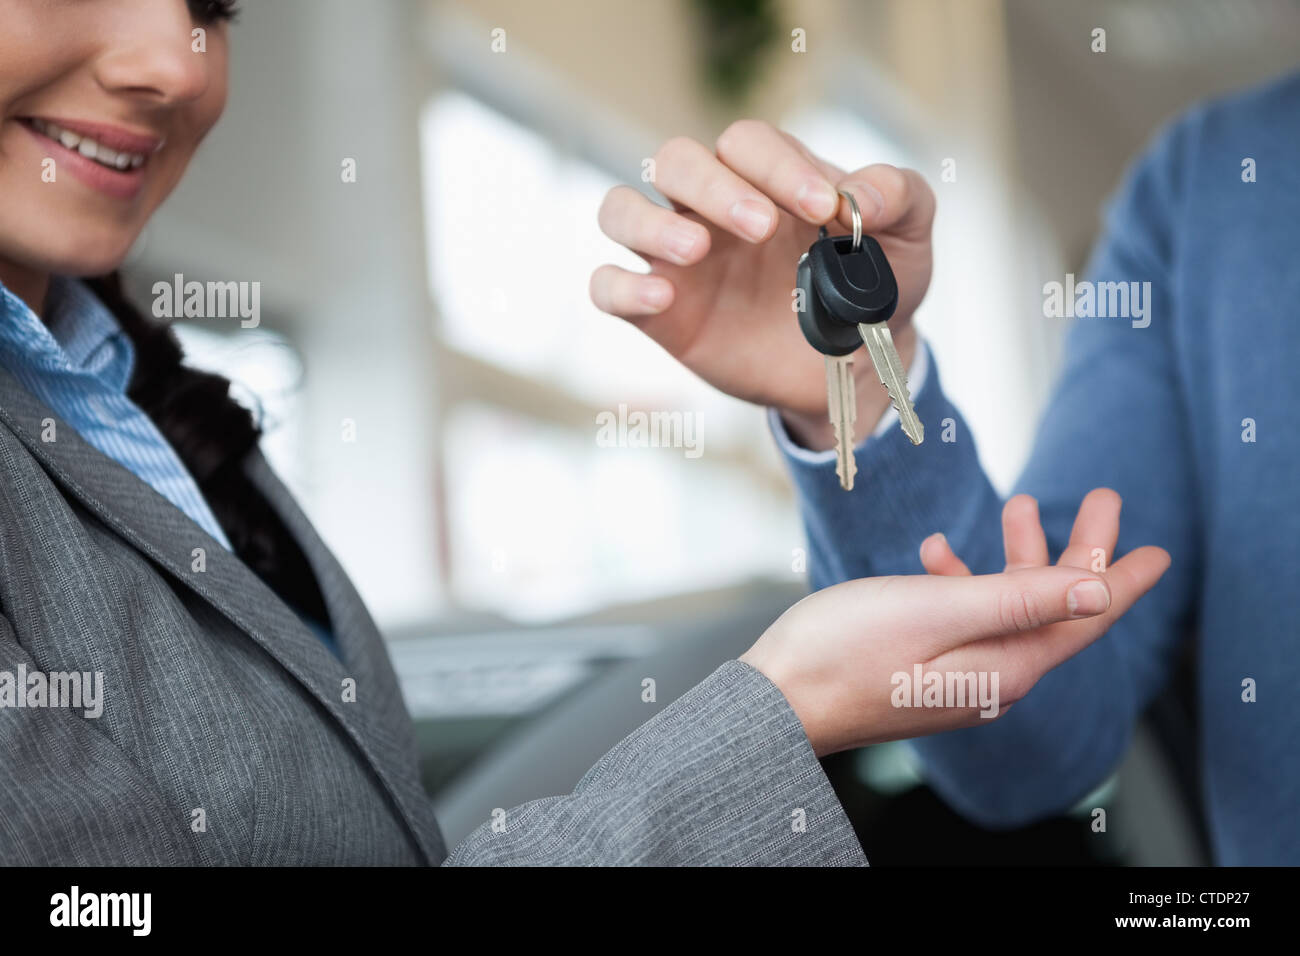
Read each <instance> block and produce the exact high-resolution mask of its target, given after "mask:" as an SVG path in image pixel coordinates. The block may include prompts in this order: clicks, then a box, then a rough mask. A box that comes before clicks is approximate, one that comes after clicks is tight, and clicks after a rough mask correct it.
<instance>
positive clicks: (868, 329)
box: [828, 322, 925, 445]
mask: <svg viewBox="0 0 1300 956" xmlns="http://www.w3.org/2000/svg"><path fill="white" fill-rule="evenodd" d="M858 331H859V332H860V333H862V341H863V342H865V343H867V353H868V354H869V355H870V356H871V364H872V365H874V366H875V367H876V374H877V375H879V376H880V384H881V385H883V386H885V391H887V392H889V400H890V401H891V402H893V403H894V408H895V409H897V410H898V422H899V424H900V425H902V426H903V434H904V435H906V436H907V437H908V438H909V439H911V442H912V444H913V445H919V444H921V442H922V441H924V440H925V427H924V426H923V425H922V424H921V419H919V418H917V417H916V409H915V408H913V407H912V396H911V393H909V392H908V390H907V373H906V372H904V371H903V360H902V359H900V358H899V357H898V349H896V348H894V337H893V336H892V335H890V334H889V326H888V325H886V324H885V323H884V322H876V323H873V324H870V325H866V324H863V325H859V326H858ZM828 361H829V360H828Z"/></svg>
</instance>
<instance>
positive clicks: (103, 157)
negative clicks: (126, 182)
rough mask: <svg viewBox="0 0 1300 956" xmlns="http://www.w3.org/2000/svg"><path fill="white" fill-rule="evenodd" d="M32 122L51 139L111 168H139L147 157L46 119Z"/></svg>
mask: <svg viewBox="0 0 1300 956" xmlns="http://www.w3.org/2000/svg"><path fill="white" fill-rule="evenodd" d="M31 124H32V126H34V127H35V128H36V130H37V131H38V132H40V133H42V134H43V135H45V136H48V137H49V138H50V139H53V140H57V141H58V142H60V143H62V144H63V145H64V146H66V147H67V148H68V149H75V150H76V151H77V152H79V153H80V154H81V155H82V156H85V157H86V158H87V159H93V160H95V162H97V163H99V164H100V165H101V166H107V167H109V168H110V169H126V168H128V167H130V168H131V169H139V168H140V167H141V166H143V165H144V161H145V159H146V158H147V157H145V156H144V155H142V154H140V153H127V152H121V153H119V152H118V151H117V150H115V149H109V148H108V147H107V146H101V145H100V144H99V143H97V142H95V141H94V140H93V139H91V138H90V137H89V136H82V135H80V134H78V133H74V132H72V130H70V129H64V128H63V127H61V126H56V125H55V124H54V123H47V122H46V121H45V120H39V119H33V120H32V121H31Z"/></svg>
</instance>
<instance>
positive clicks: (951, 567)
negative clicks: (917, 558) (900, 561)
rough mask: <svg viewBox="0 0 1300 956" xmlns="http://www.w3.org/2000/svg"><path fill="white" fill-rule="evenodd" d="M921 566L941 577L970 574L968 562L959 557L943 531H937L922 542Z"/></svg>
mask: <svg viewBox="0 0 1300 956" xmlns="http://www.w3.org/2000/svg"><path fill="white" fill-rule="evenodd" d="M921 566H922V567H924V568H925V570H926V571H927V572H928V573H930V574H936V575H939V576H940V577H961V576H966V575H969V574H970V568H968V567H966V562H965V561H963V560H962V559H961V558H959V557H957V554H956V552H955V551H953V549H952V545H950V544H949V543H948V539H947V538H946V537H945V536H944V534H943V532H942V531H936V532H935V533H934V534H932V535H930V537H928V538H926V539H925V540H924V541H922V542H921Z"/></svg>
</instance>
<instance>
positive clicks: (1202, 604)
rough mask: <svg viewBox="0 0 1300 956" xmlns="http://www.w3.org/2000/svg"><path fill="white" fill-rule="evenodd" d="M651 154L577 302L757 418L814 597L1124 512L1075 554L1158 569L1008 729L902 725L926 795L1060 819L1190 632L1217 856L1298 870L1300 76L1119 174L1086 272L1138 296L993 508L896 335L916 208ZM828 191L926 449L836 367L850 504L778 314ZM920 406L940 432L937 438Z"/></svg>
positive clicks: (907, 301)
mask: <svg viewBox="0 0 1300 956" xmlns="http://www.w3.org/2000/svg"><path fill="white" fill-rule="evenodd" d="M656 160H657V176H656V188H657V189H658V190H659V191H660V192H661V193H663V194H664V195H665V196H666V197H667V198H668V199H670V200H672V202H673V204H674V208H673V209H672V210H669V209H665V208H663V207H661V206H658V205H656V204H654V203H652V202H651V201H650V200H649V199H647V198H645V197H644V196H642V195H641V194H640V193H638V192H636V191H635V190H632V189H630V188H628V187H618V188H616V189H614V190H612V191H611V192H610V194H609V195H608V196H607V197H606V200H605V202H604V204H603V206H602V208H601V213H600V222H601V227H602V228H603V229H604V231H605V232H606V234H608V235H609V236H611V237H612V238H613V239H615V240H616V241H618V242H621V243H623V244H624V245H626V246H628V247H629V248H631V249H633V250H634V251H636V252H638V253H639V254H641V255H642V256H643V257H644V258H645V259H646V260H647V262H648V263H649V264H650V270H649V272H648V273H647V274H640V273H634V272H631V271H628V270H623V269H619V268H616V267H614V266H602V267H601V268H600V269H598V270H597V271H596V272H595V274H593V276H592V280H591V295H592V299H593V301H594V302H595V303H596V304H597V306H599V307H600V308H602V309H603V310H605V311H607V312H610V313H612V314H615V315H619V316H622V317H624V318H627V319H629V320H630V321H632V322H634V323H635V324H636V325H637V326H638V327H640V328H641V329H643V330H644V331H645V332H646V333H647V334H648V335H650V336H651V337H652V338H654V339H655V340H656V341H658V342H659V343H660V344H661V345H663V346H664V348H666V349H667V350H668V351H669V352H670V353H671V354H673V355H674V356H676V357H677V358H678V359H679V360H680V361H682V362H683V363H684V364H685V365H686V366H688V367H689V368H691V369H693V370H694V371H696V372H697V373H698V374H699V375H701V376H702V377H703V378H705V379H706V380H707V381H709V382H711V383H712V384H714V385H715V386H717V387H718V388H720V389H722V390H723V391H726V392H728V393H730V394H733V395H736V396H738V397H740V398H743V399H746V400H749V401H752V402H756V403H761V404H764V405H767V406H769V407H770V408H771V409H772V418H773V426H774V431H775V433H776V436H777V441H778V443H779V444H780V445H781V447H782V449H783V451H784V453H785V457H786V459H787V461H788V464H789V467H790V471H791V473H792V474H793V477H794V482H795V485H796V487H797V489H798V494H799V500H800V505H801V509H802V513H803V517H804V521H805V524H806V527H807V533H808V537H809V541H810V562H811V579H812V585H813V587H814V588H823V587H826V586H827V585H830V584H834V583H836V582H839V581H844V580H846V579H849V578H857V577H864V576H870V575H883V574H896V573H907V572H920V571H923V570H924V571H927V572H929V573H930V574H934V575H964V574H969V573H971V571H974V572H975V573H976V574H980V573H985V572H989V571H993V570H999V569H1001V568H1002V567H1003V566H1004V565H1005V566H1006V567H1007V568H1008V569H1014V568H1021V567H1034V566H1041V565H1045V564H1047V563H1048V562H1049V561H1050V558H1051V555H1054V554H1061V553H1062V552H1064V553H1065V556H1066V558H1067V563H1070V562H1074V561H1077V560H1078V559H1079V558H1078V556H1079V554H1080V550H1079V546H1080V544H1084V543H1086V544H1090V545H1094V546H1096V545H1097V540H1098V536H1100V537H1101V538H1103V539H1104V538H1105V529H1106V528H1108V527H1114V526H1115V522H1116V520H1117V518H1118V512H1119V509H1120V505H1121V500H1122V502H1123V507H1124V523H1123V531H1122V532H1121V533H1120V534H1119V535H1118V540H1116V537H1115V536H1111V537H1110V538H1109V540H1106V541H1103V542H1102V544H1101V545H1100V547H1101V548H1102V549H1103V550H1104V551H1105V554H1104V560H1105V561H1107V562H1110V561H1113V560H1114V559H1115V558H1116V557H1117V556H1118V555H1120V554H1123V553H1125V552H1128V551H1130V550H1132V549H1133V548H1134V547H1135V546H1136V544H1137V543H1139V542H1140V543H1143V544H1148V543H1149V544H1156V545H1159V546H1161V547H1163V548H1164V549H1165V550H1166V551H1168V553H1169V554H1170V556H1171V557H1172V564H1171V566H1170V569H1169V570H1168V572H1167V573H1166V574H1165V575H1164V577H1163V579H1162V580H1161V581H1160V582H1159V583H1158V584H1157V585H1156V586H1155V587H1154V588H1153V589H1152V590H1151V592H1150V593H1149V594H1147V595H1146V596H1145V597H1144V598H1143V599H1142V600H1140V601H1139V602H1138V603H1137V604H1136V605H1135V606H1134V607H1133V609H1132V610H1131V611H1130V612H1129V613H1128V614H1127V615H1125V616H1124V617H1122V618H1120V619H1119V620H1118V621H1116V622H1115V623H1114V624H1113V625H1112V626H1111V628H1110V630H1109V631H1108V633H1107V634H1106V635H1105V636H1103V637H1102V638H1101V639H1100V640H1098V641H1097V642H1096V643H1094V644H1093V645H1091V646H1090V647H1088V648H1086V649H1085V650H1083V651H1082V652H1081V653H1079V654H1078V655H1077V656H1075V657H1073V658H1072V659H1070V660H1068V661H1066V662H1065V663H1064V664H1062V665H1061V666H1060V667H1058V668H1056V669H1055V670H1053V671H1051V672H1049V673H1047V674H1046V675H1045V676H1044V677H1043V678H1042V679H1041V680H1040V681H1039V682H1038V684H1037V686H1035V687H1034V688H1033V689H1032V690H1031V691H1030V692H1029V693H1028V694H1027V695H1026V696H1025V697H1024V698H1023V699H1022V700H1019V701H1018V702H1017V703H1016V704H1015V705H1014V706H1013V707H1011V708H1010V709H1009V710H1008V711H1007V713H1006V714H1005V715H1004V716H1002V717H1001V718H999V719H998V720H996V721H993V722H990V723H988V724H987V725H985V726H978V727H974V728H970V729H963V730H956V731H950V732H947V733H942V734H938V735H935V736H931V737H926V738H922V739H918V740H917V741H915V746H916V747H917V749H918V751H919V752H920V754H921V756H922V758H923V760H924V764H925V767H926V770H927V775H928V777H929V779H930V780H931V782H932V783H933V785H934V786H935V787H936V788H937V789H938V790H939V791H940V793H941V794H942V795H943V796H944V797H945V798H946V799H947V800H948V801H949V802H950V803H951V805H952V806H954V807H955V808H956V809H957V810H959V811H960V812H961V813H963V814H964V815H966V816H967V817H969V818H970V819H972V820H974V821H976V822H978V823H980V824H983V825H986V826H989V827H1008V826H1016V825H1021V824H1025V823H1028V822H1031V821H1034V820H1036V819H1040V818H1042V817H1044V816H1046V815H1049V814H1053V813H1057V812H1060V811H1063V810H1065V809H1067V808H1069V807H1070V806H1071V805H1072V804H1073V803H1074V802H1075V801H1077V800H1078V799H1080V798H1081V797H1083V796H1084V795H1086V794H1087V793H1088V792H1089V791H1090V790H1091V789H1092V788H1094V787H1095V786H1096V785H1097V784H1099V783H1100V782H1101V781H1102V780H1104V779H1105V777H1106V776H1107V775H1108V774H1109V773H1110V772H1111V771H1112V770H1113V769H1114V767H1115V766H1116V764H1117V763H1118V762H1119V760H1120V758H1121V757H1122V756H1123V754H1124V752H1125V749H1126V747H1127V745H1128V743H1129V740H1130V736H1131V734H1132V731H1133V728H1134V725H1135V722H1136V721H1137V719H1138V717H1139V715H1140V714H1141V713H1142V711H1143V709H1144V707H1145V706H1146V705H1147V703H1148V702H1149V701H1150V700H1151V699H1152V697H1153V696H1154V695H1155V694H1156V693H1157V692H1158V691H1159V690H1160V689H1161V687H1162V685H1163V684H1164V683H1165V681H1166V679H1167V678H1168V677H1169V675H1170V672H1171V669H1172V667H1173V665H1174V663H1175V661H1176V659H1177V657H1178V655H1179V654H1180V652H1181V650H1182V649H1183V648H1184V647H1185V645H1186V642H1188V641H1191V642H1194V649H1195V654H1196V662H1197V674H1198V687H1197V693H1198V697H1199V700H1198V704H1199V714H1200V735H1201V737H1200V740H1199V751H1200V756H1201V758H1202V766H1203V778H1202V780H1201V785H1202V788H1203V798H1204V806H1205V808H1206V809H1205V812H1206V814H1207V816H1208V820H1207V824H1208V831H1209V833H1210V836H1211V840H1212V844H1213V852H1214V856H1215V860H1216V861H1217V862H1219V863H1222V864H1296V863H1300V695H1298V693H1297V688H1300V623H1297V622H1300V587H1297V586H1296V573H1297V568H1298V566H1300V508H1297V495H1298V494H1300V434H1298V432H1297V428H1296V424H1295V422H1296V417H1297V415H1298V414H1300V375H1297V374H1296V368H1295V363H1296V361H1297V359H1300V307H1298V306H1297V302H1300V264H1297V252H1298V251H1300V76H1288V77H1285V78H1283V79H1281V80H1277V81H1274V82H1272V83H1271V84H1269V85H1267V86H1264V87H1261V88H1259V89H1256V90H1251V91H1248V92H1246V93H1243V94H1238V95H1235V96H1232V97H1230V98H1225V99H1223V100H1221V101H1218V102H1214V103H1210V104H1205V105H1200V106H1198V107H1196V108H1193V109H1191V110H1190V111H1189V112H1187V113H1186V114H1185V115H1183V116H1182V117H1180V118H1179V119H1178V120H1177V121H1175V122H1173V123H1172V124H1170V125H1169V126H1167V127H1166V128H1165V129H1163V130H1162V131H1161V132H1160V134H1159V135H1158V136H1157V137H1156V139H1155V140H1154V142H1153V144H1152V145H1151V146H1150V148H1149V149H1148V150H1147V151H1146V153H1145V154H1144V155H1143V156H1142V157H1141V158H1140V159H1139V160H1138V161H1137V162H1136V163H1135V164H1134V165H1133V166H1132V168H1131V169H1130V170H1129V172H1128V173H1127V175H1126V177H1125V179H1124V182H1123V184H1122V186H1121V188H1120V189H1119V191H1118V193H1117V195H1116V197H1115V198H1114V199H1113V201H1112V203H1111V205H1110V207H1109V212H1108V215H1107V218H1106V220H1105V229H1104V234H1103V235H1102V237H1101V239H1100V241H1099V242H1098V244H1097V246H1096V249H1095V251H1094V254H1093V256H1092V259H1091V262H1090V264H1089V266H1088V270H1087V280H1088V281H1089V282H1090V283H1093V284H1095V285H1094V286H1092V288H1094V289H1107V290H1109V289H1114V288H1117V287H1107V286H1102V285H1100V284H1101V283H1109V282H1116V283H1138V284H1139V285H1138V286H1136V287H1131V288H1138V289H1146V290H1148V291H1149V295H1147V296H1146V297H1145V302H1144V304H1143V313H1144V314H1142V315H1140V316H1139V315H1137V314H1136V313H1135V314H1133V315H1132V317H1131V318H1125V317H1121V318H1091V317H1090V318H1079V319H1076V320H1075V321H1074V323H1073V325H1072V328H1071V330H1070V333H1069V337H1068V341H1067V346H1066V360H1065V365H1064V370H1063V372H1062V375H1061V378H1060V381H1059V383H1058V384H1057V386H1056V388H1055V392H1054V394H1053V396H1052V398H1051V401H1050V403H1049V406H1048V408H1047V410H1046V413H1045V415H1044V417H1043V419H1042V424H1041V427H1040V429H1039V432H1038V436H1037V439H1036V443H1035V445H1034V448H1033V452H1032V455H1031V457H1030V460H1029V463H1028V465H1027V466H1026V468H1025V470H1024V473H1023V475H1022V476H1021V477H1020V479H1019V481H1018V483H1017V491H1018V493H1017V494H1016V495H1015V496H1013V497H1012V498H1011V499H1010V500H1009V501H1007V502H1005V503H1003V502H1002V501H1001V499H1000V497H999V495H998V493H997V492H996V491H995V490H994V489H993V487H992V485H991V484H990V483H989V481H988V479H987V478H986V476H985V475H984V472H983V471H982V469H981V467H980V464H979V460H978V458H977V455H976V449H975V447H974V444H973V442H972V441H970V440H969V438H968V437H966V436H968V435H969V432H968V431H967V430H966V428H965V423H964V422H963V420H962V416H961V413H960V412H959V411H958V410H957V409H956V408H955V407H954V406H953V405H952V404H951V402H950V401H949V400H948V398H947V396H946V395H945V394H944V391H943V384H942V381H941V378H940V375H939V370H938V369H937V368H936V367H935V363H934V357H933V355H932V354H931V353H930V352H929V351H928V349H927V348H926V346H925V344H924V342H922V341H920V340H919V339H918V336H917V335H916V332H915V331H914V329H913V327H912V324H911V317H912V313H913V311H914V310H915V309H916V307H917V305H918V304H919V303H920V301H921V299H922V297H923V296H924V295H925V291H926V287H927V285H928V283H929V278H930V270H931V247H930V231H931V223H932V221H933V217H934V211H935V198H934V194H933V192H932V191H931V189H930V188H929V187H928V186H927V184H926V183H925V181H924V179H922V177H921V176H920V175H919V174H918V173H916V172H914V171H911V170H902V169H897V168H894V167H892V166H887V165H879V164H877V165H871V166H866V167H864V168H861V169H858V170H855V171H852V172H845V171H843V170H840V169H838V168H836V167H834V166H832V165H831V164H829V163H827V162H825V161H823V160H822V159H820V158H819V157H817V156H815V155H813V154H812V153H811V152H810V151H809V150H808V149H807V148H806V147H805V146H804V145H803V144H802V143H800V142H799V141H798V140H796V139H795V138H793V137H791V136H790V135H788V134H786V133H784V132H782V131H780V130H778V129H775V128H773V127H772V126H770V125H767V124H765V123H762V122H759V121H755V120H742V121H739V122H737V123H734V124H733V125H732V126H730V127H729V128H728V129H727V130H726V131H725V132H724V133H723V134H722V135H721V137H720V138H719V139H718V141H717V143H716V148H709V147H707V146H705V145H703V144H700V143H697V142H693V141H691V140H688V139H684V138H677V139H673V140H670V141H669V142H667V143H666V144H665V145H664V147H663V148H662V149H661V150H660V152H659V153H658V155H657V157H656ZM837 188H843V189H847V190H849V191H850V192H852V193H853V195H854V197H855V198H856V199H857V202H858V205H859V206H860V207H861V209H862V211H863V216H864V219H865V229H866V231H867V232H868V233H870V234H871V235H874V236H875V237H876V238H877V239H878V240H879V241H880V243H881V245H882V246H883V248H884V250H885V253H886V255H887V256H888V257H889V260H890V262H891V263H892V265H893V268H894V272H895V274H896V276H897V278H898V281H899V286H900V302H899V307H898V310H897V313H896V314H895V316H894V318H893V319H892V320H891V322H890V326H891V329H892V330H893V334H894V337H895V341H896V343H897V345H898V348H899V352H900V355H901V356H902V358H903V361H904V362H905V363H907V365H908V367H909V369H910V372H909V378H910V379H911V383H912V389H913V397H914V400H915V405H916V411H917V414H918V415H919V417H920V419H921V421H922V423H923V424H924V425H925V427H926V433H927V435H929V436H932V437H931V438H930V440H928V441H926V442H925V443H924V444H922V445H921V446H919V447H913V446H912V445H911V444H910V442H908V440H907V439H906V437H905V436H904V435H903V434H902V432H901V430H900V429H899V428H898V427H897V426H896V425H893V427H891V423H893V422H894V421H896V419H895V418H894V413H893V412H892V410H889V409H888V408H887V406H888V399H887V398H886V396H885V395H884V392H883V389H881V388H880V386H879V383H878V380H876V379H875V378H874V374H875V373H874V371H873V369H872V366H871V363H870V362H869V361H866V360H865V358H863V359H862V360H860V361H857V362H855V363H854V370H855V374H856V376H857V395H858V417H857V430H858V434H859V435H863V434H866V435H867V436H868V437H867V438H866V440H865V441H863V442H861V444H859V445H858V447H857V460H858V466H859V469H860V471H861V472H862V473H863V474H866V475H869V476H870V480H869V481H860V482H858V484H857V487H856V488H855V490H853V491H852V492H845V491H843V490H841V489H840V487H839V483H838V481H837V479H836V475H835V466H834V459H833V455H832V453H831V452H829V451H827V449H829V448H831V447H832V444H833V439H832V436H831V433H830V428H829V425H828V423H827V417H826V392H825V384H824V381H825V379H824V372H823V367H822V361H821V358H820V357H819V356H817V355H816V354H815V353H813V352H812V350H811V349H810V348H808V346H807V345H806V344H805V343H804V342H803V340H802V338H801V336H800V333H799V331H798V328H797V324H796V323H795V322H794V320H793V318H792V316H791V312H790V302H791V288H792V286H793V275H794V263H795V260H796V259H797V258H798V256H799V254H800V253H801V252H803V251H804V250H805V249H807V247H808V246H809V244H810V243H811V241H812V239H813V237H814V236H815V234H816V228H817V226H818V225H820V224H823V223H831V222H833V221H838V223H839V225H840V226H842V227H847V226H848V225H849V214H848V210H847V209H846V208H844V207H845V206H847V203H845V204H841V203H839V202H838V198H837V195H836V189H837ZM1144 283H1150V285H1149V286H1145V285H1142V284H1144ZM1099 311H1100V310H1099ZM1094 314H1097V313H1096V312H1094ZM945 419H952V420H953V422H954V423H955V425H956V435H957V436H959V438H958V440H956V441H951V442H948V441H942V440H938V436H939V434H940V431H941V423H942V422H943V421H944V420H945ZM1076 509H1077V510H1078V519H1077V521H1076V520H1075V514H1076ZM1040 520H1041V528H1042V530H1041V531H1040V530H1039V522H1040ZM1091 550H1093V549H1092V548H1089V549H1088V551H1091ZM1083 553H1084V554H1085V555H1086V553H1087V551H1085V552H1083ZM1072 554H1073V557H1071V555H1072Z"/></svg>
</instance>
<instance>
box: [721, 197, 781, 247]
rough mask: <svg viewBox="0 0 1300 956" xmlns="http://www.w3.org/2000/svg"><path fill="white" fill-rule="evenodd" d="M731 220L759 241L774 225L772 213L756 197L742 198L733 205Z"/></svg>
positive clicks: (738, 227) (749, 236)
mask: <svg viewBox="0 0 1300 956" xmlns="http://www.w3.org/2000/svg"><path fill="white" fill-rule="evenodd" d="M731 221H732V222H734V223H735V224H736V228H737V229H739V230H740V231H741V232H742V233H743V234H744V235H745V236H747V237H748V238H750V239H752V240H753V241H754V242H758V241H759V240H761V239H762V238H763V237H764V236H766V235H767V231H768V229H769V228H770V227H771V225H772V214H771V213H770V212H768V211H767V207H766V206H764V205H763V204H762V203H761V202H758V201H757V200H755V199H742V200H740V202H738V203H736V204H735V205H734V206H732V207H731Z"/></svg>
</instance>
